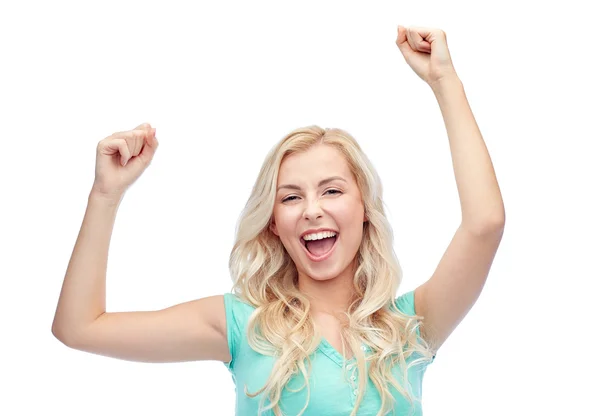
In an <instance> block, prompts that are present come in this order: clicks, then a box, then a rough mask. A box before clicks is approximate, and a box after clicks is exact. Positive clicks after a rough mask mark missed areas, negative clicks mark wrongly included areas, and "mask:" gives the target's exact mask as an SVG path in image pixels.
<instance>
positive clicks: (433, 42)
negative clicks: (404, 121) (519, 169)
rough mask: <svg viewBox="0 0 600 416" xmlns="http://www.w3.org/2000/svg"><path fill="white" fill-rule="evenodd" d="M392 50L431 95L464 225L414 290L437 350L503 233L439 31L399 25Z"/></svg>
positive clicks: (498, 204)
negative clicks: (441, 125)
mask: <svg viewBox="0 0 600 416" xmlns="http://www.w3.org/2000/svg"><path fill="white" fill-rule="evenodd" d="M396 45H397V46H398V48H399V49H400V51H401V52H402V55H403V56H404V58H405V59H406V62H407V63H408V65H409V66H410V67H411V68H412V69H413V70H414V71H415V73H416V74H417V75H418V76H419V77H420V78H421V79H423V80H424V81H425V82H426V83H427V84H428V85H429V86H430V87H431V88H432V90H433V92H434V95H435V97H436V99H437V101H438V104H439V106H440V109H441V111H442V117H443V118H444V124H445V126H446V131H447V133H448V139H449V140H450V151H451V153H452V164H453V167H454V175H455V177H456V184H457V186H458V193H459V198H460V205H461V212H462V221H461V224H460V226H459V227H458V230H457V231H456V233H455V234H454V238H453V239H452V241H451V242H450V245H449V246H448V248H447V249H446V252H445V253H444V255H443V257H442V259H441V260H440V262H439V264H438V266H437V268H436V269H435V272H434V273H433V275H432V276H431V277H430V278H429V279H428V280H427V281H426V282H425V283H423V284H422V285H421V286H419V287H418V288H417V289H415V310H416V313H417V315H420V316H423V317H424V320H423V330H422V335H423V337H424V338H425V339H426V340H427V341H428V342H429V344H430V345H431V347H432V348H433V349H434V350H437V349H438V348H439V347H440V346H441V345H442V344H443V343H444V341H446V339H447V338H448V336H449V335H450V334H451V333H452V331H454V329H455V328H456V327H457V326H458V324H459V323H460V322H461V321H462V320H463V318H464V317H465V315H466V314H467V313H468V312H469V310H470V309H471V308H472V307H473V305H474V304H475V302H476V301H477V299H478V298H479V295H480V293H481V290H482V289H483V285H484V284H485V281H486V279H487V276H488V274H489V271H490V268H491V266H492V262H493V260H494V257H495V255H496V251H497V250H498V246H499V245H500V241H501V240H502V235H503V232H504V221H505V220H504V216H505V214H504V203H503V201H502V195H501V193H500V188H499V186H498V182H497V180H496V175H495V173H494V167H493V166H492V161H491V159H490V155H489V153H488V151H487V147H486V145H485V143H484V141H483V137H482V136H481V133H480V131H479V128H478V126H477V123H476V121H475V117H474V116H473V113H472V111H471V108H470V106H469V103H468V101H467V96H466V94H465V91H464V88H463V85H462V82H461V81H460V79H459V78H458V75H457V74H456V71H455V70H454V65H453V63H452V59H451V57H450V52H449V50H448V45H447V42H446V33H444V32H443V31H442V30H440V29H431V28H420V27H415V28H405V27H403V26H398V37H397V39H396Z"/></svg>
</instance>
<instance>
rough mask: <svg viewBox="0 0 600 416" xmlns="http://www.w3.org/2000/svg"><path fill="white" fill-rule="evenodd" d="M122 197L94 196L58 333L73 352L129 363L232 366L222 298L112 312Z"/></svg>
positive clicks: (70, 274)
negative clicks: (111, 262) (113, 242)
mask: <svg viewBox="0 0 600 416" xmlns="http://www.w3.org/2000/svg"><path fill="white" fill-rule="evenodd" d="M121 199H122V196H121V197H119V198H112V197H107V196H106V195H103V194H101V193H97V192H94V190H92V192H91V193H90V195H89V197H88V206H87V209H86V212H85V217H84V219H83V224H82V226H81V230H80V232H79V236H78V237H77V242H76V243H75V248H74V250H73V254H72V256H71V260H70V261H69V265H68V267H67V272H66V275H65V279H64V282H63V286H62V290H61V293H60V297H59V301H58V306H57V308H56V313H55V316H54V322H53V323H52V333H53V334H54V336H55V337H56V338H58V339H59V340H60V341H61V342H62V343H64V344H65V345H67V346H69V347H71V348H75V349H78V350H82V351H86V352H90V353H94V354H99V355H105V356H108V357H114V358H120V359H124V360H129V361H144V362H178V361H195V360H218V361H223V362H228V361H229V360H230V359H231V356H230V353H229V348H228V344H227V333H226V322H225V305H224V300H223V296H222V295H219V296H210V297H206V298H202V299H198V300H194V301H190V302H185V303H181V304H179V305H175V306H172V307H170V308H166V309H162V310H158V311H150V312H110V313H108V312H106V269H107V263H108V249H109V245H110V238H111V235H112V231H113V226H114V222H115V218H116V214H117V211H118V207H119V205H120V202H121Z"/></svg>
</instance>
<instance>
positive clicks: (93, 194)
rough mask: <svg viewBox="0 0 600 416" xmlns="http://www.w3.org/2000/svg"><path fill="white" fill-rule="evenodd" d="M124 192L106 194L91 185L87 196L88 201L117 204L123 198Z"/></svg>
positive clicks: (110, 204)
mask: <svg viewBox="0 0 600 416" xmlns="http://www.w3.org/2000/svg"><path fill="white" fill-rule="evenodd" d="M123 196H124V194H117V193H115V194H108V193H105V192H102V191H99V190H98V189H96V188H94V187H92V190H91V191H90V194H89V196H88V201H89V202H98V203H102V204H107V205H109V206H118V205H119V204H120V203H121V200H122V199H123Z"/></svg>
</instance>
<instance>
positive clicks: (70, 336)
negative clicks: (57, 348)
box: [52, 323, 81, 349]
mask: <svg viewBox="0 0 600 416" xmlns="http://www.w3.org/2000/svg"><path fill="white" fill-rule="evenodd" d="M52 335H54V338H56V339H57V340H59V341H60V342H61V343H63V344H64V345H66V346H67V347H69V348H73V349H78V347H77V346H78V345H80V344H81V343H80V342H79V341H78V338H79V337H77V336H76V334H75V331H73V330H70V329H66V328H65V327H64V326H61V325H57V324H56V323H54V324H52Z"/></svg>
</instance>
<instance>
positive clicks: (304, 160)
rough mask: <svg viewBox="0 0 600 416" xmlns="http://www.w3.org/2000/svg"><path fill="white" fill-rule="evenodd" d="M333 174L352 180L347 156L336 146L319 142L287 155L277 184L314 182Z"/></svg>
mask: <svg viewBox="0 0 600 416" xmlns="http://www.w3.org/2000/svg"><path fill="white" fill-rule="evenodd" d="M331 176H341V177H343V178H344V179H346V180H347V181H348V182H350V181H352V179H353V178H352V173H351V171H350V167H349V166H348V162H347V161H346V158H345V157H344V156H343V155H342V153H341V152H340V151H339V150H337V149H336V148H335V147H332V146H328V145H324V144H318V145H315V146H313V147H311V148H310V149H308V150H307V151H304V152H298V153H294V154H291V155H289V156H286V157H285V158H284V159H283V162H282V163H281V166H280V167H279V177H278V180H277V184H278V185H279V184H282V183H286V184H288V183H295V184H299V185H300V184H303V183H305V184H314V183H317V182H319V181H320V180H321V179H324V178H326V177H331Z"/></svg>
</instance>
